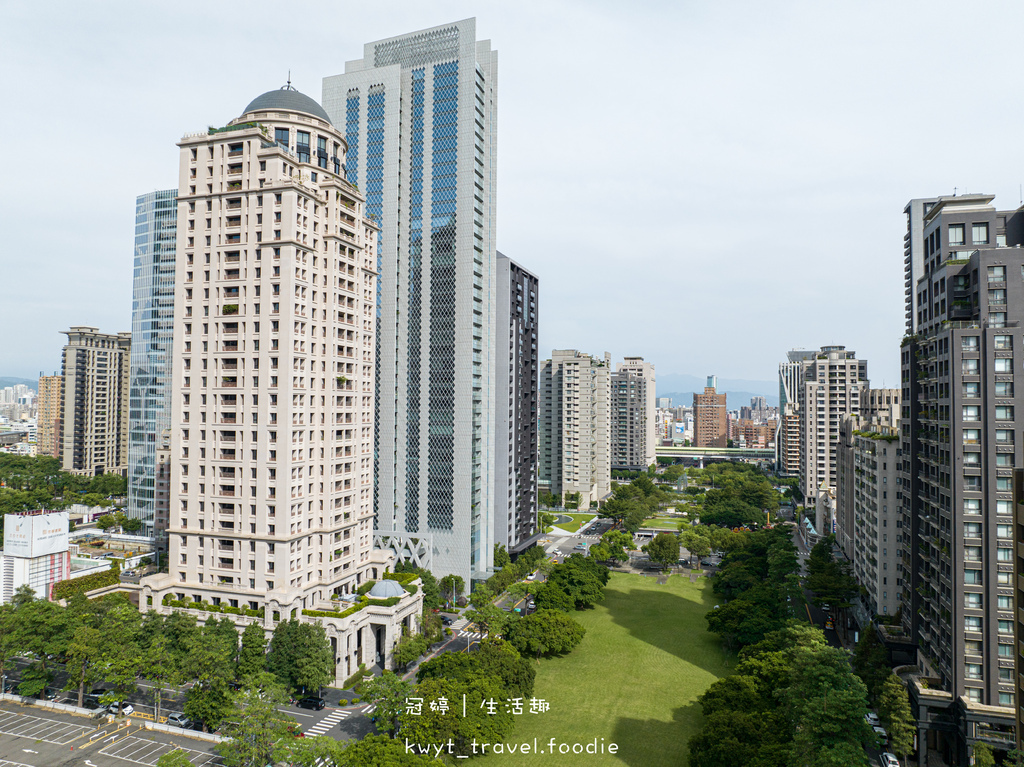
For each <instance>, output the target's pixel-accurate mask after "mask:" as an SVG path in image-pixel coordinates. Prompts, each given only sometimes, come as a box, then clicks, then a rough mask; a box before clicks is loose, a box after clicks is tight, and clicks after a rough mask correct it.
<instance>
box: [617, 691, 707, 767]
mask: <svg viewBox="0 0 1024 767" xmlns="http://www.w3.org/2000/svg"><path fill="white" fill-rule="evenodd" d="M703 716H704V714H703V713H702V712H701V710H700V705H698V704H697V703H688V704H686V705H685V706H680V707H679V708H677V709H674V710H673V712H672V721H670V722H664V721H661V720H660V719H631V718H629V717H621V718H620V719H619V720H618V721H617V722H616V723H615V728H614V730H613V731H612V733H611V737H610V738H609V739H608V741H609V742H610V743H615V744H617V745H618V747H619V751H618V753H617V754H616V756H618V757H619V759H620V760H621V761H622V762H623V763H624V764H627V765H630V767H648V765H651V764H659V763H661V762H663V761H664V759H665V756H666V755H665V745H666V744H672V747H673V750H674V753H673V754H672V757H673V762H672V763H673V764H674V765H676V766H677V767H686V765H688V764H689V762H690V749H689V741H690V737H691V736H693V735H694V734H696V733H697V731H698V730H699V729H700V725H701V718H702V717H703Z"/></svg>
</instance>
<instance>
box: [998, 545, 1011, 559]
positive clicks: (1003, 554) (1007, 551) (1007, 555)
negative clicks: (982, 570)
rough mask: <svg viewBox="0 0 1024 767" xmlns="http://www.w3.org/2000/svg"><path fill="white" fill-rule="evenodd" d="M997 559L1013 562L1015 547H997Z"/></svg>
mask: <svg viewBox="0 0 1024 767" xmlns="http://www.w3.org/2000/svg"><path fill="white" fill-rule="evenodd" d="M996 561H997V562H1012V561H1013V549H1011V548H1008V547H1006V546H1000V547H999V548H997V549H996Z"/></svg>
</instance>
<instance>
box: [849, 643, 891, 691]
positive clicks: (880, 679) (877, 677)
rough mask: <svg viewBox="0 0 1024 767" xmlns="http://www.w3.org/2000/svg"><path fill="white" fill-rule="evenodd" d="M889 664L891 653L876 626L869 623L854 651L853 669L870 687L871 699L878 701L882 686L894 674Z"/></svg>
mask: <svg viewBox="0 0 1024 767" xmlns="http://www.w3.org/2000/svg"><path fill="white" fill-rule="evenodd" d="M891 669H892V667H891V666H890V665H889V653H888V652H887V651H886V649H885V645H883V644H882V643H881V642H880V641H878V633H877V632H876V631H875V627H874V626H872V625H869V626H868V627H867V629H866V630H865V631H864V632H863V633H862V634H861V637H860V640H859V641H858V642H857V648H856V649H855V650H854V653H853V671H854V673H855V674H857V676H859V677H860V678H861V679H863V680H864V684H865V686H867V688H868V696H869V700H871V701H877V700H878V697H879V695H880V694H881V692H882V686H883V684H884V683H885V681H886V679H887V678H888V677H889V676H890V675H891V674H892V670H891Z"/></svg>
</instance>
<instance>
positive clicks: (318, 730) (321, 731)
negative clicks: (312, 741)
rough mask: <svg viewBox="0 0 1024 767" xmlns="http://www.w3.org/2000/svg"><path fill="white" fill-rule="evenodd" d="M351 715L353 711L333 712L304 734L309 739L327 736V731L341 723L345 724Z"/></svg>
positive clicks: (339, 710)
mask: <svg viewBox="0 0 1024 767" xmlns="http://www.w3.org/2000/svg"><path fill="white" fill-rule="evenodd" d="M351 713H352V712H351V711H345V710H343V709H338V710H337V711H332V712H331V713H330V714H328V715H327V716H325V717H324V718H323V719H321V720H320V721H319V722H317V723H316V724H314V725H313V726H312V727H310V728H309V729H308V730H306V731H305V732H304V733H303V735H305V736H306V737H307V738H315V737H317V736H320V735H326V734H327V731H328V730H330V729H331V728H332V727H334V725H336V724H338V723H339V722H343V721H345V720H346V719H348V717H349V715H350V714H351Z"/></svg>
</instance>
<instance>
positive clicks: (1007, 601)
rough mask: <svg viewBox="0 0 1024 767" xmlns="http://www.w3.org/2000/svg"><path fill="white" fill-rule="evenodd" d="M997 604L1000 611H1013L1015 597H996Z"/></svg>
mask: <svg viewBox="0 0 1024 767" xmlns="http://www.w3.org/2000/svg"><path fill="white" fill-rule="evenodd" d="M979 596H980V595H979ZM996 603H997V607H998V608H999V609H1000V610H1012V609H1013V597H1006V596H1000V597H996Z"/></svg>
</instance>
